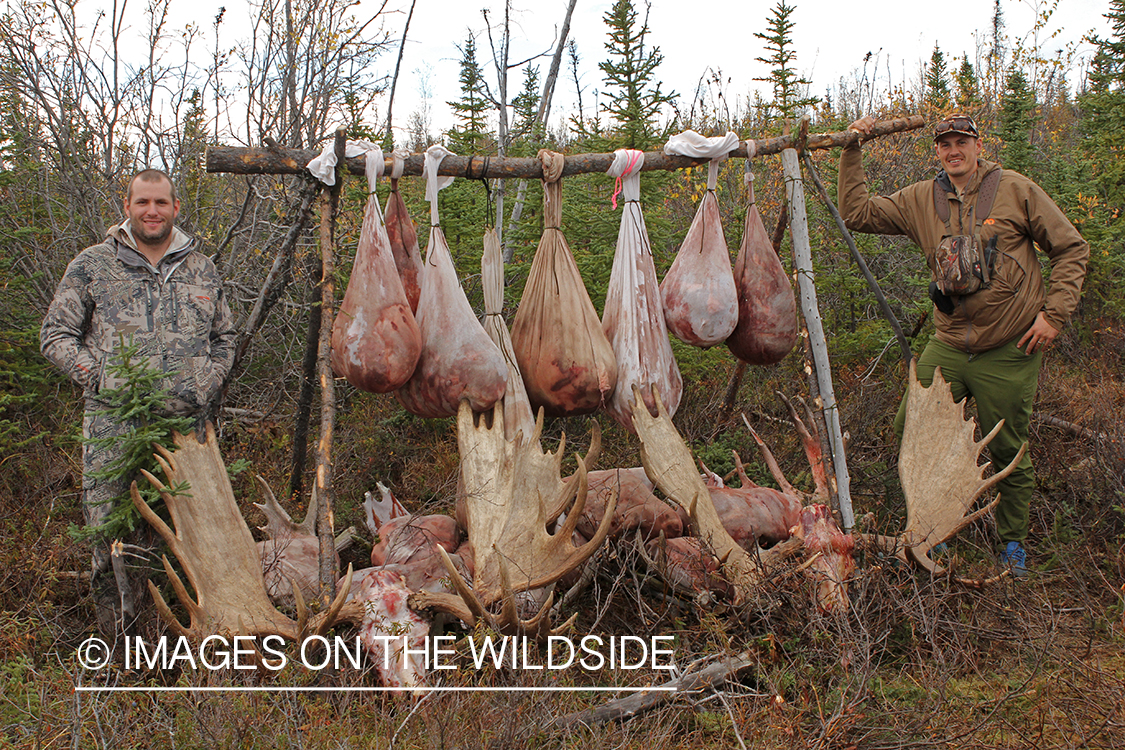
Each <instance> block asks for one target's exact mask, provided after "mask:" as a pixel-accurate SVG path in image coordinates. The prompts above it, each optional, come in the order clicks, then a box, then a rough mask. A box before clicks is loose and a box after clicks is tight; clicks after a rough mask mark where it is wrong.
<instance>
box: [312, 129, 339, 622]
mask: <svg viewBox="0 0 1125 750" xmlns="http://www.w3.org/2000/svg"><path fill="white" fill-rule="evenodd" d="M346 144H347V131H346V130H345V129H344V128H340V129H339V130H337V131H336V184H335V185H333V186H332V187H326V188H325V189H324V191H323V194H322V196H321V204H320V255H321V275H320V306H321V313H320V342H319V346H318V351H317V374H318V376H319V379H320V442H319V443H318V444H317V447H316V497H317V506H316V535H317V538H318V539H319V540H320V600H321V603H322V604H323V605H324V606H328V604H330V603H331V602H332V597H333V596H334V595H335V592H336V579H338V578H339V577H340V572H339V571H338V570H337V569H336V532H335V518H334V513H333V508H334V507H335V495H334V493H333V489H332V437H333V432H334V429H335V426H336V381H335V380H334V379H333V374H332V364H331V362H329V355H330V353H331V349H332V324H333V323H334V322H335V320H336V284H335V282H334V276H335V273H336V210H337V208H338V207H339V204H340V186H341V183H342V182H343V180H344V171H345V170H344V169H343V168H342V165H343V162H344V147H345V145H346Z"/></svg>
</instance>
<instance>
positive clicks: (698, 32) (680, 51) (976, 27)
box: [93, 0, 1109, 133]
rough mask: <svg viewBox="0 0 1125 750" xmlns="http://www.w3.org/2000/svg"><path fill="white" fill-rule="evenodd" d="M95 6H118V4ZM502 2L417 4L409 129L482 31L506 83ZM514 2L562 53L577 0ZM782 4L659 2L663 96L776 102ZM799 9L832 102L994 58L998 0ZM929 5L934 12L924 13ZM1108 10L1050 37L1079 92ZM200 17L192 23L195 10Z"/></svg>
mask: <svg viewBox="0 0 1125 750" xmlns="http://www.w3.org/2000/svg"><path fill="white" fill-rule="evenodd" d="M93 1H94V3H95V4H106V3H108V1H109V0H93ZM502 1H503V0H417V8H416V10H415V13H414V18H413V20H412V22H411V26H410V33H409V39H408V42H407V46H406V53H405V57H404V59H403V64H402V73H401V76H400V80H399V83H398V90H397V93H396V102H395V107H394V111H395V123H396V125H397V126H400V127H401V126H405V124H406V121H407V118H408V116H409V115H410V113H411V112H412V111H414V110H416V109H418V107H419V103H420V101H421V99H420V91H421V89H422V87H423V82H428V86H429V88H430V89H431V98H430V109H431V120H432V128H431V129H432V132H434V133H437V132H438V131H440V130H442V129H444V128H447V127H448V126H449V125H450V124H451V123H452V116H451V114H450V112H449V108H448V107H447V106H446V104H445V102H446V101H448V100H451V99H456V98H457V97H458V96H459V84H458V80H457V77H458V73H459V60H460V53H459V51H458V49H457V46H456V45H458V44H460V43H461V42H463V41H464V39H465V38H466V36H467V34H468V33H469V32H470V31H472V32H473V33H475V34H476V35H477V52H478V59H479V60H480V62H481V64H482V66H485V74H486V76H487V77H488V78H489V82H490V84H494V81H495V73H494V71H493V70H492V69H491V67H490V52H489V47H488V40H487V37H485V36H484V35H483V33H482V32H483V31H484V28H485V25H484V19H483V17H482V15H481V9H482V8H485V7H487V8H489V9H490V16H491V18H492V20H493V22H494V23H498V22H499V21H500V20H502V18H503V4H502ZM379 2H381V0H359V4H358V6H357V15H362V14H363V13H364V12H365V11H366V12H374V9H375V8H377V7H378V4H379ZM512 3H513V15H512V18H513V30H514V37H515V39H514V42H513V49H512V53H511V60H512V61H513V62H517V61H520V60H523V59H525V58H528V57H530V56H532V55H535V54H538V53H542V52H547V51H553V40H554V37H555V29H556V28H557V27H558V25H560V24H561V22H562V18H563V14H564V12H565V9H566V0H512ZM775 4H776V0H762V1H761V2H754V3H750V2H722V1H721V0H702V1H701V2H696V3H692V2H687V3H685V2H673V1H672V0H652V7H651V11H650V16H649V27H650V37H649V43H650V44H652V45H656V46H658V47H659V48H660V50H661V52H662V53H663V55H664V58H665V59H664V63H663V65H662V66H661V67H660V68H659V69H658V77H659V78H660V80H662V81H663V89H664V90H665V91H668V90H671V91H675V92H676V93H678V94H680V96H681V97H682V100H683V101H682V106H688V105H689V104H690V100H691V98H692V94H693V92H694V91H695V88H696V86H697V84H698V82H699V80H700V78H701V77H703V76H705V75H706V74H707V72H708V70H720V71H721V72H722V75H723V79H724V83H725V95H726V96H727V98H728V100H729V102H730V106H731V107H732V109H733V108H734V105H735V104H736V103H744V102H745V101H746V100H747V98H748V97H750V96H751V95H752V92H753V91H754V90H755V89H756V88H760V89H761V90H762V91H763V92H764V94H765V96H766V97H767V98H768V97H769V94H768V91H766V89H765V88H764V84H762V83H757V82H755V81H754V80H753V79H754V78H761V77H765V76H766V75H768V72H769V66H767V65H765V64H763V63H759V62H756V61H755V58H757V57H763V56H765V50H764V43H763V42H762V40H760V39H757V38H756V37H754V33H755V32H765V31H766V30H767V28H766V20H767V18H768V17H769V15H770V12H771V10H772V8H773V7H774V5H775ZM791 4H792V5H794V6H795V7H796V10H795V12H794V14H793V20H794V22H795V26H794V29H793V31H792V38H793V41H794V49H795V51H796V53H797V59H796V67H797V69H798V70H799V71H800V72H801V73H802V75H804V77H806V78H809V79H811V80H812V82H813V85H812V87H811V91H810V93H811V94H813V95H815V96H823V95H824V93H825V90H826V89H827V88H829V87H832V86H834V84H835V83H836V82H837V81H838V80H839V79H840V78H841V77H846V78H851V77H853V76H854V74H855V73H856V72H857V71H858V70H859V69H860V68H862V66H863V62H864V56H865V55H866V54H867V53H868V52H871V53H873V58H872V59H873V60H875V59H877V60H878V76H879V80H880V82H881V83H882V84H883V88H886V80H887V77H888V75H889V77H890V79H891V82H892V83H893V84H894V85H898V84H899V83H901V82H902V81H903V80H904V79H905V80H907V81H909V80H910V79H912V78H917V73H918V70H919V67H920V65H921V64H923V63H924V62H926V61H928V60H929V58H930V54H931V52H932V51H933V48H934V44H935V42H936V43H937V44H939V45H940V47H941V49H942V51H943V52H944V53H945V56H946V60H947V64H948V65H949V67H950V68H953V67H954V62H953V58H955V57H956V58H959V57H960V56H961V55H964V54H968V55H969V59H970V62H974V63H975V62H976V61H977V59H978V50H979V51H980V52H979V54H983V52H984V50H985V49H986V48H987V41H988V39H989V36H990V30H991V21H992V13H993V3H992V2H990V1H989V0H949V1H948V2H944V3H941V2H931V3H925V4H923V3H910V7H911V10H909V11H907V10H905V8H906V7H907V4H906V3H904V2H903V1H902V0H866V1H865V2H862V3H840V2H827V0H795V1H794V2H792V3H791ZM220 5H225V6H226V7H227V9H228V12H227V16H226V24H225V30H224V36H225V37H226V39H228V40H229V39H233V38H239V37H242V36H244V34H242V33H240V29H241V28H248V22H247V18H248V15H249V12H250V9H249V7H248V6H247V5H246V4H244V3H243V2H240V0H195V1H194V2H193V3H191V4H190V5H188V4H186V3H182V2H177V3H174V8H173V12H174V14H179V13H183V14H185V15H184V17H183V18H182V19H180V18H176V17H175V16H174V17H173V25H177V24H178V25H180V26H182V25H183V24H184V23H187V22H188V21H196V22H198V23H199V24H200V25H201V26H203V27H204V28H205V29H207V28H209V27H210V20H211V19H213V17H214V15H215V12H216V9H217V8H218V7H219V6H220ZM610 5H611V3H610V2H604V1H598V2H595V1H594V0H578V5H577V6H576V9H575V13H574V19H573V22H572V25H571V34H570V36H571V38H572V39H574V40H576V42H577V45H578V52H579V55H580V56H581V69H580V80H581V83H582V85H583V87H584V89H585V90H584V93H583V99H584V101H583V103H584V106H585V109H586V111H587V114H589V113H590V112H591V108H592V106H593V102H594V91H595V90H598V89H601V88H602V75H601V71H600V70H598V68H597V63H598V62H599V61H601V60H603V59H605V57H606V51H605V47H604V44H605V41H606V38H607V36H606V31H607V27H606V25H605V22H604V20H603V16H604V15H605V13H606V12H607V11H608V10H609V8H610ZM635 6H637V7H638V14H639V15H641V16H642V17H643V13H644V7H643V0H636V3H635ZM409 7H410V0H389V4H388V9H389V10H391V11H395V12H394V13H392V14H390V15H388V16H387V17H386V28H387V29H388V30H389V31H390V32H391V36H392V38H394V39H396V40H397V39H398V38H400V37H401V34H402V24H403V23H404V22H405V19H406V10H407V9H409ZM922 8H924V10H920V9H922ZM1001 8H1002V10H1003V13H1004V22H1005V33H1006V34H1007V35H1008V38H1009V44H1010V45H1014V44H1015V43H1016V42H1017V41H1020V40H1024V43H1025V44H1027V45H1030V44H1032V42H1033V35H1032V29H1033V26H1034V19H1035V17H1036V15H1037V14H1043V13H1044V12H1046V11H1049V10H1050V8H1051V6H1050V5H1049V4H1047V3H1043V2H1039V3H1038V5H1036V3H1035V2H1034V1H1033V0H1001ZM189 9H190V10H189ZM1108 9H1109V2H1108V0H1056V4H1055V9H1054V12H1053V14H1052V15H1051V16H1050V18H1049V21H1048V22H1047V25H1046V27H1045V29H1044V30H1042V31H1041V32H1040V34H1039V37H1040V47H1041V49H1042V51H1043V54H1044V56H1048V57H1052V58H1054V57H1060V56H1061V55H1059V54H1058V53H1057V52H1056V51H1057V50H1060V49H1064V48H1066V47H1067V46H1068V45H1074V48H1075V49H1076V50H1077V51H1078V53H1079V55H1078V57H1077V58H1076V61H1075V64H1074V65H1073V66H1072V68H1071V69H1070V72H1069V73H1068V79H1069V80H1070V82H1071V85H1072V86H1073V85H1074V84H1075V83H1076V81H1077V79H1078V77H1079V76H1080V73H1081V70H1082V68H1083V67H1084V65H1085V63H1086V62H1087V61H1088V59H1089V57H1090V45H1088V44H1085V43H1083V42H1082V41H1081V40H1082V38H1083V36H1084V35H1086V34H1087V33H1089V32H1090V31H1091V30H1095V31H1096V33H1098V34H1099V35H1101V36H1107V35H1108V33H1109V24H1108V22H1107V21H1106V19H1105V18H1104V16H1103V14H1104V13H1106V12H1107V11H1108ZM189 13H190V14H191V15H190V16H189V15H186V14H189ZM396 52H397V50H392V51H391V52H389V53H388V54H386V55H385V56H383V57H381V58H380V60H379V65H380V66H381V67H384V68H385V70H384V71H382V72H385V73H386V74H388V75H389V74H390V73H391V72H392V71H393V69H394V64H395V54H396ZM876 55H877V57H876ZM537 64H538V65H539V67H540V75H541V78H542V77H545V75H546V72H547V69H548V67H549V65H550V59H549V57H548V58H543V59H542V60H540V61H538V62H537ZM564 64H565V61H564ZM869 69H870V68H869ZM564 76H565V77H564ZM521 80H522V73H520V72H519V71H515V72H513V74H512V80H511V82H510V83H509V98H511V97H514V96H515V95H516V94H517V93H518V90H519V85H520V82H521ZM728 81H729V82H728ZM575 101H576V96H575V86H574V82H573V80H572V79H571V78H570V75H569V72H568V71H567V70H565V69H564V70H563V72H562V73H561V74H560V81H559V83H558V85H557V87H556V95H555V100H554V104H553V107H552V118H551V120H552V126H554V125H556V124H557V123H558V122H559V121H560V119H561V118H562V117H563V116H564V115H569V114H572V113H573V112H574V111H575V109H576V106H575ZM385 113H386V102H385V100H384V101H381V102H380V103H379V112H378V120H379V121H380V122H381V121H382V119H383V117H384V116H385ZM373 119H374V118H373ZM371 124H376V123H374V122H372V123H371Z"/></svg>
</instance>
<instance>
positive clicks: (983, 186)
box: [942, 168, 1003, 223]
mask: <svg viewBox="0 0 1125 750" xmlns="http://www.w3.org/2000/svg"><path fill="white" fill-rule="evenodd" d="M1002 171H1003V170H1002V169H999V168H997V169H994V170H992V171H991V172H989V173H988V174H986V175H985V176H984V179H983V180H981V181H980V192H979V194H978V195H977V221H978V222H982V223H983V222H984V220H985V219H987V218H988V215H989V214H990V213H991V212H992V202H993V201H995V200H996V191H997V190H998V189H999V187H1000V173H1001V172H1002ZM942 197H945V196H942ZM945 210H946V211H949V199H948V198H946V208H945Z"/></svg>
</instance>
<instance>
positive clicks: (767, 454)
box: [742, 413, 800, 497]
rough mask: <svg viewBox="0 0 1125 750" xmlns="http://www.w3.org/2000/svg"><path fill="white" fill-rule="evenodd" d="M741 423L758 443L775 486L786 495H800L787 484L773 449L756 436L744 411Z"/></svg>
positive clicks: (787, 481)
mask: <svg viewBox="0 0 1125 750" xmlns="http://www.w3.org/2000/svg"><path fill="white" fill-rule="evenodd" d="M742 423H743V424H744V425H746V429H748V430H750V436H751V437H753V438H754V442H755V443H757V444H758V450H760V451H761V452H762V458H763V459H765V462H766V466H767V467H768V468H769V470H770V474H772V475H773V479H774V481H775V482H777V486H778V487H779V488H781V491H782V492H783V493H785V494H786V495H793V496H794V497H800V495H798V494H797V491H796V490H794V489H793V485H791V484H789V480H788V479H786V478H785V475H784V474H782V473H781V467H780V466H778V465H777V459H776V458H774V457H773V451H771V450H770V449H769V446H768V445H766V442H765V441H764V440H762V438H761V437H759V436H758V433H757V432H755V430H754V428H753V427H751V426H750V420H749V419H747V418H746V414H745V413H744V414H742Z"/></svg>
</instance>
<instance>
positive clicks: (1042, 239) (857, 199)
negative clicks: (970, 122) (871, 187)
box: [839, 144, 1090, 352]
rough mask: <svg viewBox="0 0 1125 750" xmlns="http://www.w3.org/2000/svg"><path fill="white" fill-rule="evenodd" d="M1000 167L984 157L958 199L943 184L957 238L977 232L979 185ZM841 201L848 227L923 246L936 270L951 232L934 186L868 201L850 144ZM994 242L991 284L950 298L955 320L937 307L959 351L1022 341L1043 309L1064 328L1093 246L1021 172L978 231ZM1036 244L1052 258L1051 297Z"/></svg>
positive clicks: (1008, 176) (1009, 180)
mask: <svg viewBox="0 0 1125 750" xmlns="http://www.w3.org/2000/svg"><path fill="white" fill-rule="evenodd" d="M999 168H1000V167H999V165H997V164H995V163H993V162H990V161H985V160H984V159H981V160H980V162H979V166H978V168H977V171H976V174H975V175H974V176H973V179H972V181H971V182H970V183H969V184H968V185H967V186H966V187H965V190H964V193H963V194H962V195H960V196H958V195H957V193H956V191H955V190H954V188H953V186H952V185H951V184H950V183H949V182H948V179H946V180H945V182H944V186H945V187H946V188H947V193H948V195H949V207H950V222H949V223H950V229H951V230H952V233H953V234H967V235H971V234H973V233H974V232H975V226H974V224H975V223H976V222H975V219H973V218H972V216H975V213H976V212H975V207H976V201H977V192H978V189H979V187H980V182H981V179H983V177H984V176H985V175H986V174H988V173H989V172H991V171H992V170H994V169H999ZM944 177H945V174H944V172H943V173H941V174H940V175H939V179H941V178H944ZM839 202H840V213H841V214H842V215H843V217H844V222H845V224H846V225H847V227H848V228H849V229H851V230H854V231H859V232H872V233H876V234H904V235H906V236H907V237H909V238H910V239H911V240H913V241H914V242H915V243H916V244H917V245H918V246H919V247H920V248H922V250H923V252H924V253H925V256H926V262H927V264H929V266H930V268H931V272H932V269H933V263H934V260H933V258H934V251H935V249H936V248H937V246H938V244H939V243H940V242H941V239H942V237H944V236H945V235H946V234H947V233H948V232H947V230H946V226H945V223H944V222H943V221H942V220H941V219H940V218H938V215H937V210H936V209H935V208H934V186H933V181H931V180H923V181H921V182H916V183H914V184H913V185H908V186H907V187H905V188H903V189H902V190H899V191H898V192H896V193H893V194H891V195H886V196H884V195H878V196H871V195H870V194H869V193H868V191H867V178H866V175H865V173H864V170H863V161H862V154H861V151H860V147H859V146H858V145H856V144H853V145H850V146H847V147H845V148H844V150H843V153H842V154H841V155H840V177H839ZM970 210H972V212H971V213H970ZM993 236H995V237H997V246H996V250H997V254H996V258H995V265H994V267H993V276H992V279H991V282H990V284H989V286H988V287H987V288H985V289H982V290H980V291H979V292H976V293H975V294H970V295H965V296H963V297H953V298H952V299H953V302H954V304H955V307H954V310H953V314H952V315H945V314H943V313H942V312H941V311H939V310H937V309H936V308H935V309H934V322H935V324H936V326H937V338H938V339H939V340H940V341H942V342H944V343H946V344H949V345H950V346H953V347H956V348H957V349H960V350H962V351H966V352H983V351H988V350H990V349H995V348H996V347H998V346H1002V345H1004V344H1006V343H1007V342H1009V341H1011V340H1012V339H1014V338H1016V337H1018V336H1020V335H1022V334H1023V333H1024V332H1025V331H1026V330H1027V329H1028V328H1029V327H1030V326H1031V324H1032V322H1034V320H1035V316H1036V315H1038V314H1039V312H1040V311H1041V310H1043V311H1046V318H1047V322H1048V323H1050V324H1051V325H1052V326H1053V327H1055V328H1056V329H1060V330H1061V329H1062V327H1063V326H1064V325H1065V324H1066V322H1067V320H1069V319H1070V315H1071V314H1072V313H1073V312H1074V309H1075V307H1077V305H1078V297H1079V295H1080V294H1081V292H1082V282H1083V280H1084V279H1085V277H1086V262H1087V260H1088V258H1089V255H1090V248H1089V245H1087V244H1086V241H1085V240H1084V239H1082V236H1081V235H1080V234H1079V233H1078V230H1077V229H1075V228H1074V225H1073V224H1071V223H1070V221H1069V220H1068V219H1067V218H1066V216H1065V215H1064V214H1063V212H1062V211H1061V210H1060V209H1059V207H1058V206H1057V205H1055V202H1054V201H1052V200H1051V199H1050V197H1048V196H1047V194H1046V193H1045V192H1043V189H1042V188H1040V187H1039V186H1038V185H1036V184H1035V183H1034V182H1032V181H1031V180H1029V179H1028V178H1027V177H1024V176H1023V175H1021V174H1019V173H1017V172H1012V171H1010V170H1004V171H1003V173H1002V176H1001V179H1000V187H999V189H998V191H997V194H996V199H995V201H994V203H993V205H992V211H991V213H990V214H989V216H988V219H987V220H986V221H985V223H984V226H982V227H981V242H982V244H984V243H987V242H988V240H989V239H991V238H992V237H993ZM1036 244H1038V246H1039V248H1040V250H1042V251H1043V252H1044V253H1045V254H1046V255H1047V257H1048V258H1049V260H1050V264H1051V289H1050V292H1049V293H1048V292H1047V290H1046V287H1045V284H1044V281H1043V274H1042V271H1041V270H1040V266H1039V258H1038V257H1037V256H1036V253H1035V245H1036Z"/></svg>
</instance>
